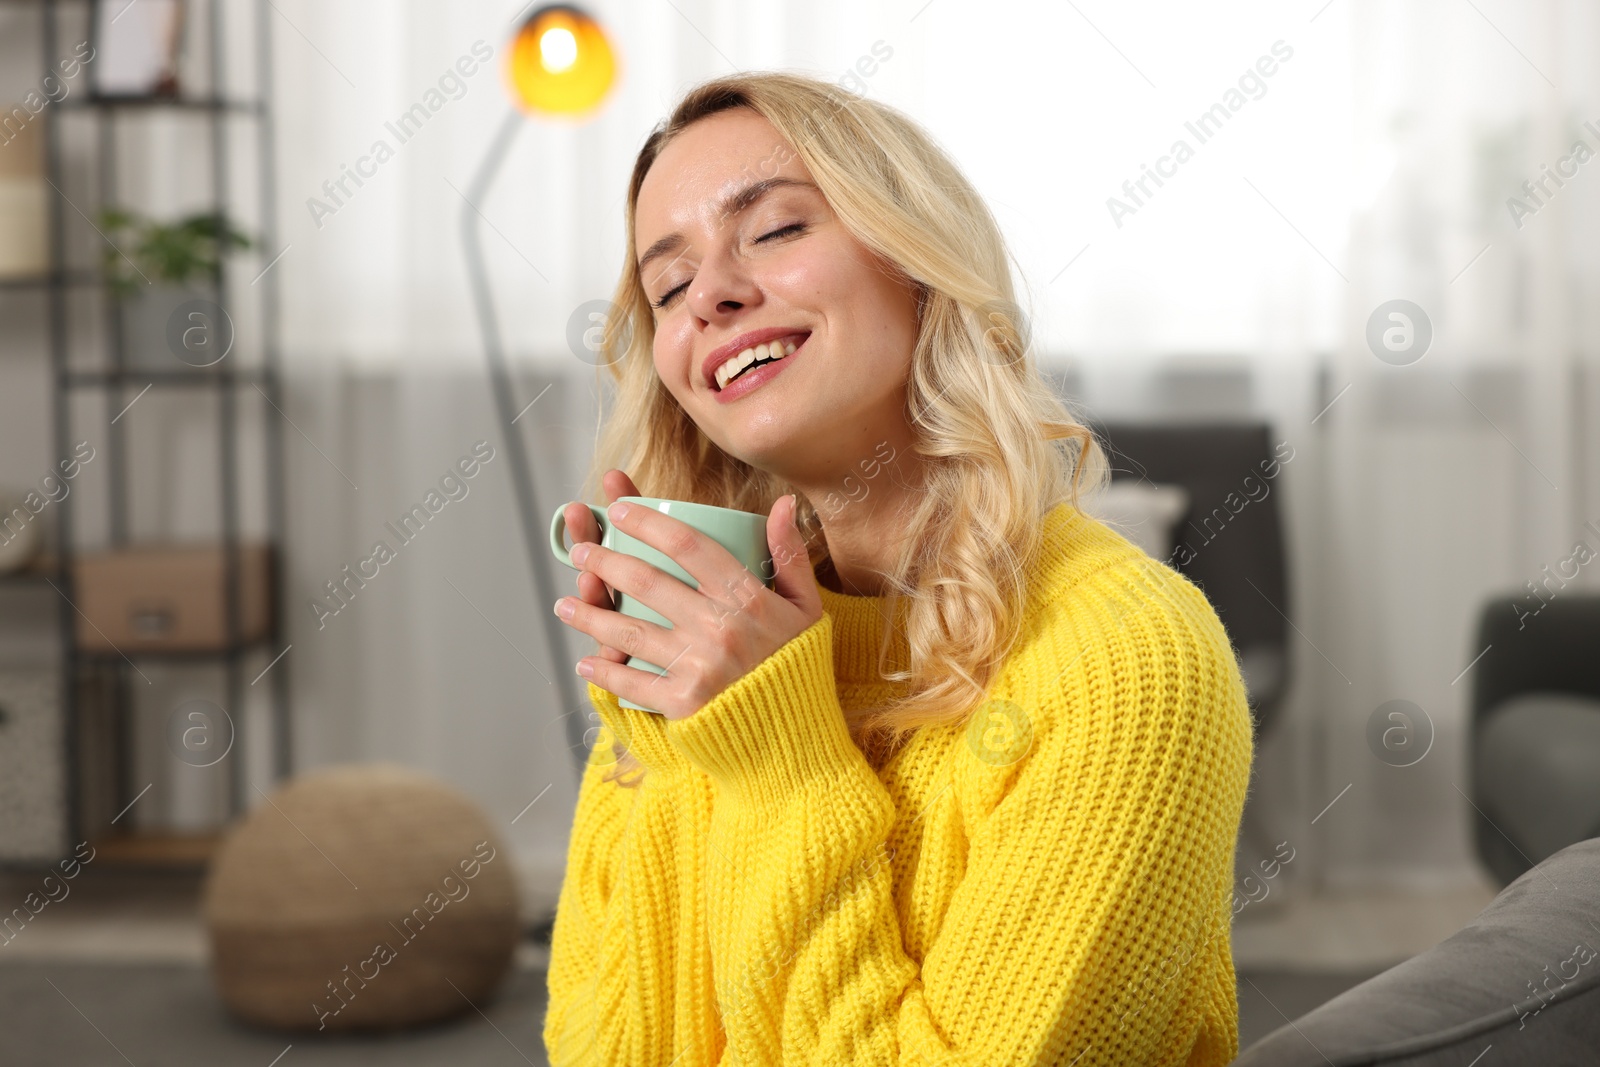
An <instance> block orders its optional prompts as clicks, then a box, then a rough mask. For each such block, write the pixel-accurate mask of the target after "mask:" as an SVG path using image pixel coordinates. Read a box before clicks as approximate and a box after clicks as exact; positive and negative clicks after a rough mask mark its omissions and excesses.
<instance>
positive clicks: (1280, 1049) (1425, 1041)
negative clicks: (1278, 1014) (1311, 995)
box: [1233, 839, 1600, 1067]
mask: <svg viewBox="0 0 1600 1067" xmlns="http://www.w3.org/2000/svg"><path fill="white" fill-rule="evenodd" d="M1597 902H1600V839H1592V840H1588V841H1581V842H1579V843H1577V844H1575V845H1569V846H1567V847H1566V848H1564V849H1562V850H1561V851H1560V852H1558V853H1556V854H1555V855H1554V856H1551V857H1549V858H1548V859H1546V860H1544V861H1543V862H1542V863H1540V864H1539V865H1538V866H1536V867H1534V868H1533V869H1531V870H1529V871H1527V872H1526V873H1524V874H1523V875H1522V877H1520V878H1518V879H1517V880H1516V881H1514V882H1512V883H1511V885H1510V886H1508V887H1507V888H1505V889H1503V890H1501V892H1500V895H1499V896H1497V897H1495V899H1494V900H1493V901H1492V902H1491V903H1490V904H1489V906H1488V907H1487V908H1485V909H1483V911H1482V912H1481V913H1480V914H1479V915H1478V917H1477V918H1476V919H1474V920H1472V921H1471V922H1470V923H1468V924H1467V925H1466V926H1464V927H1462V928H1461V930H1459V931H1458V932H1457V933H1456V934H1455V935H1453V936H1452V937H1450V938H1448V939H1447V940H1445V941H1443V942H1441V943H1440V944H1438V945H1435V946H1434V947H1433V948H1431V949H1429V950H1428V951H1426V952H1423V953H1420V954H1419V955H1416V956H1413V957H1412V958H1411V959H1409V960H1406V961H1405V962H1404V963H1401V964H1397V965H1396V966H1394V967H1391V968H1389V969H1388V970H1387V971H1384V972H1383V973H1382V974H1380V975H1378V976H1377V977H1375V978H1369V979H1368V980H1367V981H1365V982H1363V983H1361V984H1360V985H1358V986H1356V987H1355V988H1354V989H1350V990H1346V991H1345V992H1344V993H1342V994H1340V995H1339V996H1337V997H1334V998H1333V999H1332V1000H1330V1001H1328V1002H1327V1003H1326V1004H1324V1005H1322V1006H1321V1007H1320V1008H1317V1009H1316V1010H1314V1011H1311V1012H1307V1013H1306V1014H1305V1015H1302V1016H1301V1017H1300V1018H1298V1019H1296V1020H1294V1021H1293V1022H1290V1023H1286V1024H1284V1025H1283V1026H1281V1027H1279V1028H1278V1029H1276V1030H1274V1031H1273V1032H1272V1033H1270V1034H1268V1035H1267V1036H1266V1037H1264V1038H1262V1039H1261V1040H1260V1041H1257V1042H1256V1043H1255V1044H1253V1045H1251V1046H1250V1047H1249V1048H1248V1049H1245V1050H1244V1052H1243V1053H1241V1054H1240V1056H1239V1057H1238V1058H1237V1059H1236V1060H1234V1061H1233V1067H1358V1065H1360V1067H1367V1065H1382V1067H1467V1065H1468V1064H1477V1065H1479V1067H1587V1065H1592V1064H1594V1063H1597V1062H1600V925H1597V918H1596V904H1597ZM1491 1049H1492V1051H1491Z"/></svg>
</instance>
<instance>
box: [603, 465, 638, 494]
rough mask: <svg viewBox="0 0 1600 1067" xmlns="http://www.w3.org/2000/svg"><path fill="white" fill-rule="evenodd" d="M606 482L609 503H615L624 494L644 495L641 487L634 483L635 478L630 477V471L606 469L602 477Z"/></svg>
mask: <svg viewBox="0 0 1600 1067" xmlns="http://www.w3.org/2000/svg"><path fill="white" fill-rule="evenodd" d="M601 480H602V481H603V482H604V483H605V490H606V497H607V500H608V502H609V503H615V502H616V500H617V498H618V497H622V496H643V495H644V494H643V493H641V492H639V487H638V486H636V485H634V484H633V479H632V478H630V477H628V472H627V471H623V470H618V469H616V468H612V469H611V470H609V471H606V473H605V477H604V478H603V479H601Z"/></svg>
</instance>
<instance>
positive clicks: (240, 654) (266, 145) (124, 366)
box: [0, 0, 292, 841]
mask: <svg viewBox="0 0 1600 1067" xmlns="http://www.w3.org/2000/svg"><path fill="white" fill-rule="evenodd" d="M89 2H90V0H31V2H30V0H10V3H9V4H8V6H12V5H15V6H23V5H26V6H30V7H35V8H37V9H38V10H39V12H40V21H41V27H42V29H41V35H40V36H41V58H42V65H43V68H44V69H46V70H49V69H52V68H53V65H54V64H55V63H56V61H57V59H58V58H59V56H58V51H59V47H60V45H61V43H62V41H63V40H64V39H65V38H64V36H63V33H62V29H63V15H64V9H73V12H72V13H73V15H74V16H76V17H75V19H74V21H75V22H76V24H77V25H79V26H82V27H89V26H92V20H91V19H90V18H89V17H88V14H89V8H88V4H89ZM224 6H225V5H224V4H223V3H222V0H190V3H189V4H188V5H187V10H186V12H185V22H186V25H187V24H188V23H189V22H190V18H189V16H190V14H191V13H193V12H195V11H196V10H197V9H203V10H204V12H205V14H206V16H207V17H206V18H205V20H204V26H203V33H201V34H196V35H194V36H197V37H203V38H204V42H205V46H206V57H205V59H204V61H203V64H202V65H203V66H205V67H206V69H207V70H208V80H209V82H210V85H209V87H208V90H207V91H206V92H204V93H201V94H199V95H196V96H179V97H176V98H162V97H152V98H98V97H95V96H93V95H91V94H90V93H89V92H88V91H87V88H88V83H87V78H88V77H89V76H90V75H89V74H88V72H86V73H85V78H86V84H85V85H84V86H83V87H82V89H81V90H80V92H79V93H78V94H77V95H74V96H69V97H68V98H66V99H63V100H61V101H59V102H56V103H52V104H51V105H50V107H51V109H52V110H53V111H54V112H55V114H53V115H52V116H50V119H49V121H48V122H47V124H46V127H45V131H44V132H45V168H46V173H47V174H48V175H49V178H50V181H51V182H52V183H53V184H54V186H55V189H54V190H53V191H52V195H51V197H50V209H49V217H48V220H47V225H48V233H49V247H50V269H49V272H48V274H46V275H45V276H43V277H40V278H37V279H22V280H11V281H7V282H0V289H3V290H18V289H30V288H37V289H39V290H42V293H43V295H44V297H45V307H44V310H45V314H46V315H47V319H48V322H47V329H46V335H47V338H48V345H49V350H50V363H51V369H52V375H51V378H52V390H51V392H52V405H51V419H52V422H53V435H52V441H53V449H52V451H53V453H54V454H55V455H56V456H60V457H65V456H69V455H70V454H71V448H72V444H73V440H74V436H75V435H74V425H73V416H74V410H73V409H74V404H73V400H74V398H75V397H78V396H81V395H84V394H95V393H97V394H99V395H100V397H101V404H100V411H101V417H102V418H104V419H107V420H110V421H109V422H102V423H101V424H99V425H98V426H96V427H95V429H96V434H97V437H98V438H99V439H100V440H97V441H96V444H97V445H98V444H99V443H100V441H103V442H104V445H105V449H104V452H105V456H106V460H105V463H106V466H107V468H108V473H107V475H106V480H107V484H108V489H109V494H108V495H109V506H108V509H107V510H108V515H109V543H108V545H107V546H106V547H109V548H113V549H115V548H125V547H133V546H134V545H135V542H134V541H133V540H132V538H131V536H130V529H129V510H130V508H129V480H128V472H129V441H128V435H127V426H126V423H122V424H119V419H118V418H116V417H114V415H115V413H120V412H122V411H124V410H125V409H126V405H128V403H129V401H130V400H135V399H136V394H138V395H143V394H142V392H141V390H145V389H149V390H151V391H152V392H154V391H161V390H188V391H190V392H195V391H203V392H208V393H210V394H211V396H212V398H213V399H214V402H215V407H216V423H215V426H216V444H217V457H218V469H219V472H220V478H219V484H218V487H217V502H218V506H219V512H220V532H219V537H218V542H219V543H220V546H221V548H222V552H223V558H224V560H225V566H224V583H223V590H224V605H225V611H224V618H225V620H226V635H225V640H224V641H223V642H222V643H221V647H220V648H219V649H217V650H213V651H207V652H179V651H170V652H149V651H134V650H128V651H127V653H126V655H123V654H121V653H105V652H101V651H97V650H91V649H84V648H80V647H79V645H78V643H77V625H76V618H75V617H76V615H77V614H78V612H77V610H76V608H75V606H74V605H75V603H76V591H75V589H74V586H73V573H74V559H75V555H76V554H77V553H78V552H80V551H82V548H83V546H80V545H79V543H78V538H77V537H76V535H75V534H76V524H75V521H74V520H75V517H74V511H75V510H76V508H75V505H76V503H77V494H76V493H71V494H68V495H67V496H66V497H65V498H64V499H63V500H61V502H60V504H59V505H58V507H59V511H58V513H57V514H56V516H55V519H56V537H55V546H54V548H55V554H54V558H53V560H50V561H49V563H48V564H47V565H45V566H43V567H36V568H34V569H33V570H32V571H31V572H27V573H24V574H20V575H14V576H11V580H13V581H48V582H50V583H51V584H52V585H54V586H55V587H56V589H57V590H58V592H59V593H60V594H61V595H60V597H59V598H58V604H57V606H58V608H59V612H58V616H59V633H60V641H61V644H62V650H63V655H62V657H61V664H62V666H61V670H62V679H61V682H62V684H61V700H62V702H63V708H62V710H63V715H62V721H63V727H64V738H63V754H64V759H65V775H64V780H65V784H66V785H65V793H66V795H65V797H64V798H63V803H64V806H65V809H66V812H67V820H66V822H67V829H66V833H67V835H68V837H69V839H70V840H71V841H79V840H83V839H84V838H85V837H90V836H91V835H92V832H93V828H92V827H88V826H86V822H85V816H86V813H85V811H84V810H83V798H84V795H85V794H84V788H83V783H82V781H81V780H80V771H81V765H82V760H81V753H82V745H83V734H82V729H83V723H84V719H85V708H84V706H83V701H82V699H81V698H82V694H83V691H84V690H86V689H87V688H89V687H88V686H86V685H85V682H86V680H93V679H98V681H99V682H100V683H101V684H102V685H103V686H104V688H105V689H106V690H108V691H109V692H110V694H111V698H110V708H109V712H110V714H109V722H110V723H111V724H113V728H114V731H115V734H114V741H113V748H114V749H115V751H116V752H117V756H118V758H117V760H116V763H117V768H118V770H117V773H116V778H117V781H116V783H115V789H114V792H115V797H116V803H115V805H114V809H113V810H121V809H122V808H123V806H124V805H127V804H130V803H131V802H133V801H134V800H135V794H136V793H137V791H138V788H139V787H138V786H137V785H135V784H134V783H133V782H132V781H131V779H130V777H129V773H128V772H129V769H130V766H131V762H132V755H133V746H132V745H131V743H130V730H129V724H130V723H131V722H132V721H133V719H132V714H133V711H134V700H133V695H132V691H131V685H132V681H133V680H134V677H135V672H136V671H137V666H136V665H137V664H138V663H139V662H141V661H144V660H153V661H166V662H177V663H186V664H199V663H211V664H219V665H220V666H221V667H222V669H223V675H224V679H225V682H224V687H225V689H226V696H225V698H224V699H225V701H226V703H224V704H223V705H222V706H223V708H224V710H225V711H226V712H227V713H228V714H229V716H230V717H231V718H232V719H233V725H234V740H233V746H232V748H231V750H230V751H229V752H228V754H227V756H226V758H225V759H223V760H222V761H221V763H219V764H218V766H219V767H222V766H225V767H226V771H225V772H224V773H226V774H227V775H228V784H229V798H230V813H231V815H234V816H237V815H239V814H241V813H243V812H244V811H245V810H246V809H247V807H248V806H249V805H248V801H249V797H248V791H249V785H250V783H249V774H248V763H247V761H246V745H245V741H246V737H247V735H248V733H249V730H248V719H247V716H246V715H245V714H244V713H245V700H246V690H247V688H248V687H249V685H250V684H254V683H253V682H249V681H248V679H247V675H246V667H247V661H249V660H251V659H252V658H257V659H258V660H259V664H257V663H253V662H252V663H249V666H250V667H251V668H252V669H254V668H257V667H258V666H260V667H265V666H267V664H268V663H269V661H273V660H274V657H277V656H279V655H280V653H281V652H282V651H284V647H283V642H282V639H281V637H280V635H281V633H282V631H283V626H284V619H285V611H284V597H283V582H282V577H281V570H282V555H283V551H282V550H283V545H284V532H285V494H284V471H283V460H282V427H281V421H282V416H281V414H280V411H281V408H282V406H283V400H282V389H281V384H280V376H279V367H278V356H279V353H278V334H277V319H278V287H277V278H276V274H275V271H274V270H273V269H267V270H265V271H263V273H262V274H260V275H258V276H257V277H256V278H255V279H254V280H253V281H251V282H250V283H249V284H248V285H247V286H244V287H242V290H243V292H245V293H246V294H247V295H246V297H245V298H246V299H253V300H256V301H259V303H258V304H256V305H255V307H256V309H257V314H256V317H255V320H254V321H255V322H256V323H257V324H258V325H257V334H256V338H255V342H254V344H253V347H254V349H255V353H256V359H255V363H254V365H247V366H241V365H240V361H239V360H238V359H234V358H232V353H230V355H229V357H227V358H223V359H222V360H220V361H219V362H218V363H217V364H215V365H214V366H209V367H206V368H203V369H201V368H196V367H190V366H185V365H183V364H182V363H180V362H178V361H177V360H176V358H175V359H174V361H173V364H172V365H171V366H169V367H143V366H132V365H130V363H129V360H128V355H129V346H128V344H127V340H128V339H127V337H126V333H125V325H126V324H125V314H124V307H123V301H122V300H121V299H120V298H119V297H117V296H116V294H115V293H114V292H113V291H112V290H111V289H110V288H109V287H108V285H107V282H106V279H105V278H104V277H103V276H102V275H101V273H100V272H99V271H98V270H95V269H92V268H89V267H84V266H82V265H72V264H70V263H69V259H70V258H71V257H70V254H69V242H68V233H69V229H68V228H69V227H70V226H78V227H83V226H86V225H89V223H88V222H87V221H86V220H87V219H89V218H92V217H93V214H94V211H95V209H96V208H98V207H102V206H106V205H108V204H111V203H116V202H118V179H119V168H118V162H119V161H118V158H117V157H118V151H117V149H118V136H117V124H118V123H120V122H124V121H126V119H125V116H130V115H147V114H150V113H153V112H162V113H168V114H174V115H182V116H185V121H193V122H197V123H200V124H202V130H203V132H202V131H197V133H199V134H200V135H202V136H206V137H208V138H209V140H208V146H209V172H210V173H209V180H210V185H211V192H212V197H211V201H212V207H213V209H214V210H215V211H217V212H219V213H222V214H223V215H225V216H226V217H228V218H229V219H230V220H232V219H235V218H236V216H235V214H234V212H233V211H232V210H231V204H232V202H233V196H232V188H231V186H230V177H231V175H230V171H229V164H230V162H231V161H230V159H229V150H230V134H231V133H232V132H234V131H233V130H232V128H231V126H230V124H232V123H239V122H246V123H253V124H254V125H255V130H254V137H255V145H256V155H257V157H258V158H257V166H258V167H259V175H258V176H257V195H258V196H259V205H258V206H257V209H256V210H257V217H256V219H255V220H254V224H253V226H248V227H246V228H247V229H250V230H252V231H253V232H252V236H253V237H254V238H255V240H256V251H257V253H258V254H259V256H260V262H261V264H262V265H263V266H267V265H269V261H270V260H271V258H272V257H273V256H274V255H276V254H277V253H278V249H277V238H276V229H277V226H276V222H277V220H276V212H275V197H276V191H275V187H274V174H273V169H274V158H275V157H274V134H273V125H272V115H271V110H270V107H269V102H270V100H271V96H272V84H271V75H272V66H271V43H270V42H271V33H270V31H271V23H270V18H269V14H270V10H269V9H270V6H271V5H270V3H269V2H268V0H244V2H243V3H230V4H227V5H226V6H227V7H228V8H229V9H231V10H232V11H233V12H237V11H239V10H241V9H242V10H243V11H244V12H245V20H246V21H245V22H244V24H242V25H241V26H240V28H239V29H240V32H242V33H243V34H245V35H246V39H247V40H250V41H252V43H253V45H254V53H255V58H254V62H255V66H256V70H255V83H256V84H255V86H254V88H255V98H254V99H235V98H232V97H231V96H230V95H229V93H228V91H227V78H226V73H227V72H226V70H225V65H224V61H223V54H224V53H223V45H224V32H225V30H226V29H228V28H229V27H228V25H227V23H226V22H225V21H224V20H225V15H226V13H225V12H224V10H223V8H224ZM86 32H87V31H86ZM186 32H187V30H186ZM80 122H88V123H90V124H92V131H91V133H90V137H91V139H92V141H93V144H94V145H95V146H96V147H95V149H94V152H93V153H92V158H91V160H90V163H89V167H88V169H89V170H90V171H91V172H92V174H93V186H94V190H95V200H94V201H93V202H91V203H81V204H73V203H69V202H68V201H67V200H66V193H65V191H64V190H66V189H67V188H69V187H70V186H71V185H72V184H73V183H71V182H69V181H68V175H67V172H66V163H65V160H64V155H63V138H64V132H65V131H64V127H65V126H66V125H67V124H69V123H80ZM188 135H189V134H188V131H187V130H185V131H184V136H188ZM246 136H248V132H247V133H246ZM80 173H81V172H80ZM102 239H103V235H101V237H97V238H96V240H97V241H99V240H102ZM102 247H103V245H102ZM228 268H229V264H228V257H227V256H226V255H222V256H219V262H218V266H217V268H216V270H215V271H214V272H213V274H212V277H211V278H210V279H209V286H208V290H209V292H211V293H212V294H214V296H213V297H212V299H213V300H214V302H215V303H216V304H218V305H219V306H221V307H223V308H225V309H226V308H228V307H229V304H230V299H229V298H230V292H231V290H230V288H229V282H230V278H229V273H228ZM79 289H86V290H96V289H98V290H99V291H100V292H101V294H102V295H103V297H104V304H105V319H104V322H103V324H102V325H101V331H100V332H101V335H102V336H101V338H100V340H99V341H98V344H100V345H101V346H102V355H103V358H102V359H101V360H100V361H99V364H100V365H98V366H93V367H84V366H77V365H74V360H73V352H74V343H73V332H72V331H73V327H74V319H73V317H72V316H71V315H69V307H68V304H69V297H70V296H71V294H72V293H73V292H74V291H76V290H79ZM82 318H83V316H82V315H81V314H80V315H79V316H78V320H79V321H81V319H82ZM234 318H235V319H236V318H237V317H234ZM234 328H235V329H237V327H234ZM238 340H239V339H238V338H237V337H235V339H234V347H235V348H236V349H237V348H239V347H240V345H239V343H238ZM240 358H241V359H242V358H243V356H242V355H241V357H240ZM252 402H254V403H258V404H261V411H262V418H261V430H262V433H263V435H264V441H263V455H264V463H265V470H264V472H263V482H264V487H265V500H264V509H265V516H266V531H265V539H266V542H267V544H268V546H269V550H270V552H271V556H272V566H271V567H270V568H269V594H268V599H269V601H270V614H271V619H272V624H271V626H270V627H269V629H268V632H267V635H266V636H265V637H264V638H262V639H260V640H256V641H251V642H247V641H244V640H242V639H241V635H242V633H243V621H242V617H241V594H240V546H241V528H240V527H241V500H240V487H239V481H240V479H239V476H238V475H239V461H240V433H241V429H240V421H239V417H238V415H239V411H240V406H241V404H243V403H252ZM80 428H81V427H80ZM256 677H258V678H259V680H260V681H261V682H262V683H263V684H265V685H267V686H268V687H269V692H270V696H269V702H270V709H271V726H270V736H271V742H272V750H273V752H272V768H273V774H274V777H276V778H280V779H281V778H284V777H286V776H287V775H288V774H289V773H290V772H291V752H292V750H291V747H290V745H291V737H290V718H289V664H288V663H287V661H286V660H277V661H275V662H273V664H272V666H271V669H270V670H269V671H267V672H266V674H265V676H264V677H263V676H256ZM91 839H92V837H91ZM105 840H111V839H109V838H108V839H105Z"/></svg>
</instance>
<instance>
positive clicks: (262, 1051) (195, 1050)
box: [0, 960, 1368, 1067]
mask: <svg viewBox="0 0 1600 1067" xmlns="http://www.w3.org/2000/svg"><path fill="white" fill-rule="evenodd" d="M1366 977H1368V975H1366V974H1365V973H1362V974H1353V975H1351V974H1345V975H1298V974H1288V973H1280V972H1253V973H1246V974H1242V975H1241V976H1240V980H1239V1032H1240V1047H1241V1048H1245V1047H1248V1046H1249V1044H1250V1043H1251V1042H1253V1041H1255V1040H1257V1039H1259V1038H1261V1037H1263V1036H1265V1035H1266V1034H1268V1033H1270V1032H1272V1031H1273V1030H1275V1029H1277V1028H1278V1027H1279V1026H1282V1025H1283V1024H1284V1015H1287V1016H1289V1017H1290V1018H1295V1017H1298V1016H1299V1015H1300V1014H1302V1013H1303V1012H1306V1011H1309V1010H1310V1009H1312V1008H1314V1007H1316V1006H1317V1005H1318V1004H1321V1003H1323V1002H1324V1001H1326V1000H1328V999H1330V998H1332V997H1334V996H1337V995H1338V994H1339V993H1341V992H1343V991H1344V990H1345V989H1348V988H1349V987H1350V986H1353V985H1355V984H1356V983H1358V982H1360V981H1361V980H1363V979H1364V978H1366ZM544 980H545V976H544V972H543V971H538V970H532V969H527V968H515V969H513V970H512V972H511V975H510V977H509V978H508V979H507V981H506V984H505V985H504V986H503V987H502V988H501V990H500V993H499V995H498V996H497V998H496V999H495V1001H494V1002H493V1003H492V1004H490V1005H488V1006H487V1007H486V1008H485V1010H484V1013H483V1014H481V1015H480V1014H479V1013H477V1012H476V1011H474V1012H470V1013H468V1014H467V1015H466V1016H464V1017H462V1018H461V1019H459V1020H457V1021H455V1022H451V1023H445V1024H441V1025H439V1026H434V1027H430V1028H428V1029H425V1030H418V1031H412V1032H409V1033H405V1034H399V1035H390V1036H387V1037H350V1036H343V1037H328V1036H324V1035H317V1034H305V1035H284V1034H278V1033H275V1032H267V1031H262V1030H257V1029H254V1028H251V1027H247V1026H244V1025H241V1024H239V1023H237V1022H235V1021H234V1020H233V1019H232V1018H230V1017H229V1016H228V1015H227V1013H226V1012H225V1011H224V1009H223V1007H222V1004H221V1002H220V1001H218V999H217V997H216V995H215V994H214V993H213V992H212V990H211V986H210V982H209V979H208V977H207V975H206V972H205V970H204V969H202V968H200V967H195V966H193V965H189V964H142V963H141V964H107V963H66V962H51V961H33V960H23V961H12V962H7V963H5V964H4V965H3V966H0V1005H4V1008H3V1009H0V1012H3V1014H4V1016H5V1021H6V1025H5V1029H4V1035H3V1037H0V1044H3V1047H4V1050H5V1054H4V1060H5V1062H6V1063H8V1064H12V1063H14V1064H19V1065H21V1064H27V1065H30V1067H32V1065H36V1064H37V1065H50V1067H78V1065H80V1064H81V1065H84V1067H88V1065H91V1064H93V1065H99V1064H112V1063H124V1062H126V1063H131V1064H134V1065H136V1067H190V1065H194V1067H214V1065H216V1064H222V1063H226V1064H238V1065H249V1067H271V1065H273V1064H274V1063H276V1064H277V1065H278V1067H357V1065H367V1064H372V1065H379V1064H381V1065H384V1067H391V1065H392V1067H412V1065H419V1067H420V1065H423V1064H427V1065H430V1067H431V1065H439V1067H446V1065H448V1067H498V1065H502V1064H503V1065H506V1067H516V1065H519V1064H536V1065H539V1067H544V1065H545V1064H546V1063H547V1062H548V1061H547V1060H546V1059H545V1055H544V1043H543V1041H542V1040H541V1038H540V1023H541V1022H542V1020H543V1016H544ZM1280 1012H1281V1013H1282V1014H1280ZM280 1055H281V1056H282V1059H281V1060H279V1059H277V1057H279V1056H280Z"/></svg>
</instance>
